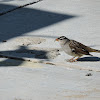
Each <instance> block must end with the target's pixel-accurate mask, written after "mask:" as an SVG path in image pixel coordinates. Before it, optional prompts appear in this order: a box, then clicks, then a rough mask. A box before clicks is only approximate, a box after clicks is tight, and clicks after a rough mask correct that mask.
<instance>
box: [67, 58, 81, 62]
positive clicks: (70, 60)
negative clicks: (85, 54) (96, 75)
mask: <svg viewBox="0 0 100 100" xmlns="http://www.w3.org/2000/svg"><path fill="white" fill-rule="evenodd" d="M74 58H75V57H73V58H71V59H69V60H68V61H69V62H76V61H77V60H78V59H79V57H78V58H76V59H74Z"/></svg>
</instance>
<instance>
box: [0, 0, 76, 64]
mask: <svg viewBox="0 0 100 100" xmlns="http://www.w3.org/2000/svg"><path fill="white" fill-rule="evenodd" d="M5 1H6V0H5ZM16 7H17V6H13V5H6V4H0V13H2V12H5V11H8V10H10V9H13V8H16ZM74 17H76V16H74V15H69V14H61V13H55V12H50V11H44V10H40V9H31V8H21V9H18V10H15V11H13V12H10V13H7V14H5V15H2V16H0V42H1V41H4V40H5V41H7V40H9V39H12V38H16V37H18V36H22V35H25V34H26V33H28V32H31V31H36V30H39V29H41V28H45V27H48V26H50V25H53V24H57V23H59V22H61V21H64V20H69V19H72V18H74ZM41 35H42V34H41ZM47 35H48V34H47ZM22 48H23V49H24V50H25V49H26V50H25V51H26V52H27V53H25V52H24V53H20V52H19V51H21V50H22ZM15 52H16V55H15V56H18V57H20V56H21V57H28V58H37V59H48V57H47V56H46V54H47V51H44V50H28V49H27V47H20V48H19V49H18V50H14V51H1V54H4V55H6V54H8V55H10V54H12V53H15ZM18 52H19V53H18ZM22 52H23V51H22ZM17 54H19V55H17ZM9 61H10V59H5V60H3V61H0V66H10V65H11V64H9ZM14 62H15V61H14V60H13V66H19V65H20V64H22V63H23V61H19V62H18V63H17V64H15V63H14ZM6 63H8V64H6Z"/></svg>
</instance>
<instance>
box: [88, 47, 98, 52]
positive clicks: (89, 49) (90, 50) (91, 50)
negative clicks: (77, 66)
mask: <svg viewBox="0 0 100 100" xmlns="http://www.w3.org/2000/svg"><path fill="white" fill-rule="evenodd" d="M88 51H89V52H98V53H100V50H96V49H92V48H88Z"/></svg>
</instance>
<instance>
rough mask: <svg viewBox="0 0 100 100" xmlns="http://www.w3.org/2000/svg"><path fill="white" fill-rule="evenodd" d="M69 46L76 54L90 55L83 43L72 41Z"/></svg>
mask: <svg viewBox="0 0 100 100" xmlns="http://www.w3.org/2000/svg"><path fill="white" fill-rule="evenodd" d="M69 46H70V48H71V50H72V52H74V53H76V54H85V55H90V54H89V52H88V51H87V49H86V47H87V46H85V45H83V44H82V43H79V42H77V41H75V40H71V41H70V43H69Z"/></svg>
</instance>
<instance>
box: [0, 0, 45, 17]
mask: <svg viewBox="0 0 100 100" xmlns="http://www.w3.org/2000/svg"><path fill="white" fill-rule="evenodd" d="M40 1H43V0H38V1H34V2H31V3H28V4H25V5H22V6H19V7H16V8H13V9H11V10H8V11H5V12H2V13H0V16H2V15H5V14H7V13H10V12H12V11H15V10H17V9H20V8H23V7H26V6H29V5H32V4H35V3H38V2H40Z"/></svg>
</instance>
